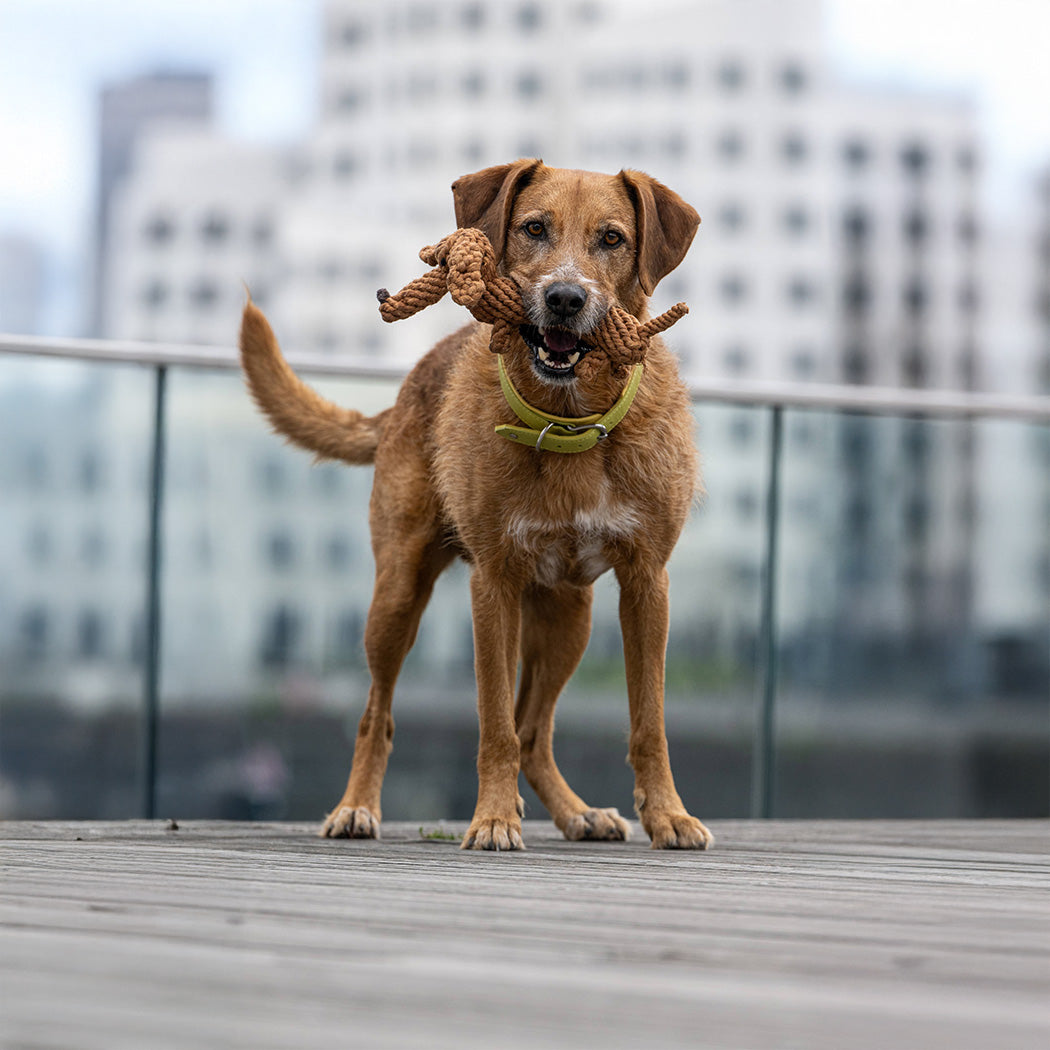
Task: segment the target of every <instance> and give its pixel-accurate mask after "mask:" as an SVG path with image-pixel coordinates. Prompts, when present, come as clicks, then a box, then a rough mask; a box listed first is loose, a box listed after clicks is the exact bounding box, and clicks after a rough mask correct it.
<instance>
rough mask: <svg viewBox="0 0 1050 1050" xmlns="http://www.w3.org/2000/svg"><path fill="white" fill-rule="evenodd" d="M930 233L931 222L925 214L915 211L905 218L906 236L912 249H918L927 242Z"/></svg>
mask: <svg viewBox="0 0 1050 1050" xmlns="http://www.w3.org/2000/svg"><path fill="white" fill-rule="evenodd" d="M929 233H930V221H929V219H928V218H927V216H926V213H925V212H922V211H919V210H918V209H915V210H913V211H910V212H908V214H907V215H905V217H904V236H905V238H906V239H907V241H908V243H909V244H911V245H912V247H914V248H917V247H919V246H920V245H922V244H924V243H925V242H926V239H927V237H928V236H929Z"/></svg>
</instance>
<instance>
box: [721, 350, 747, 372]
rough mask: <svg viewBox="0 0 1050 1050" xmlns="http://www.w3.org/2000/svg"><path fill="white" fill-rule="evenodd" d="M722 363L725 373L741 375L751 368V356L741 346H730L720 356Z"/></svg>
mask: <svg viewBox="0 0 1050 1050" xmlns="http://www.w3.org/2000/svg"><path fill="white" fill-rule="evenodd" d="M722 363H723V364H724V366H725V369H726V371H727V372H729V373H731V374H732V375H741V374H742V373H744V372H746V371H747V370H748V369H749V368H750V367H751V355H750V354H749V353H748V351H747V349H746V348H745V347H743V346H739V345H737V346H730V347H727V348H726V351H725V353H723V355H722Z"/></svg>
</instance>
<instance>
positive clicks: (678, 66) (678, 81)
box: [663, 62, 689, 91]
mask: <svg viewBox="0 0 1050 1050" xmlns="http://www.w3.org/2000/svg"><path fill="white" fill-rule="evenodd" d="M663 76H664V83H665V84H666V85H667V86H668V88H669V89H670V90H671V91H685V90H686V89H687V88H688V87H689V67H688V66H687V65H686V64H685V63H684V62H675V63H674V64H673V65H670V66H668V67H667V68H666V69H664V71H663Z"/></svg>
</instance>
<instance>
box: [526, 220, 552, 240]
mask: <svg viewBox="0 0 1050 1050" xmlns="http://www.w3.org/2000/svg"><path fill="white" fill-rule="evenodd" d="M525 232H526V233H527V234H528V235H529V236H530V237H542V236H543V235H544V234H545V233H546V232H547V230H546V228H545V227H544V225H543V223H542V222H540V221H539V220H537V219H533V220H532V221H531V222H527V223H525Z"/></svg>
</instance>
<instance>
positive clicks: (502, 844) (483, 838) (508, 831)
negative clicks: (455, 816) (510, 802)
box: [459, 820, 525, 852]
mask: <svg viewBox="0 0 1050 1050" xmlns="http://www.w3.org/2000/svg"><path fill="white" fill-rule="evenodd" d="M459 848H460V849H491V850H496V851H498V852H502V851H504V850H512V849H524V848H525V843H524V842H522V841H521V825H520V824H518V823H517V822H514V823H511V821H509V820H474V821H473V822H472V823H471V825H470V827H469V828H468V829H467V833H466V835H464V836H463V841H462V842H461V843H460V844H459Z"/></svg>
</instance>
